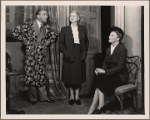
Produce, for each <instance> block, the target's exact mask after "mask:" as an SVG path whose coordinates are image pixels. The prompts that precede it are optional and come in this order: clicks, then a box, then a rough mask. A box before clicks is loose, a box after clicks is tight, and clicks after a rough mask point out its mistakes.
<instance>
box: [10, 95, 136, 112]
mask: <svg viewBox="0 0 150 120" xmlns="http://www.w3.org/2000/svg"><path fill="white" fill-rule="evenodd" d="M81 100H82V105H76V104H74V105H69V104H68V100H67V99H65V100H56V102H55V103H47V102H37V104H36V105H32V104H31V103H30V102H29V101H28V100H27V98H25V97H24V98H23V97H20V96H18V97H14V98H11V108H12V109H17V110H24V111H25V113H26V114H87V112H88V109H89V107H90V104H91V102H92V97H91V98H82V99H81ZM126 101H127V102H126V105H125V109H124V111H123V114H137V112H135V111H134V109H133V108H132V107H131V105H130V104H129V103H131V102H130V101H128V100H126ZM109 108H111V109H109ZM104 114H120V106H119V104H118V103H117V102H112V103H111V104H110V106H109V107H108V110H107V111H106V113H104Z"/></svg>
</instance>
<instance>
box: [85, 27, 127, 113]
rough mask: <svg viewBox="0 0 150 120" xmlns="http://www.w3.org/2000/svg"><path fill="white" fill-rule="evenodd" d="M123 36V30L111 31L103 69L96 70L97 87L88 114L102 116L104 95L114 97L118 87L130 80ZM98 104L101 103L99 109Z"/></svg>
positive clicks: (113, 28)
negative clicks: (122, 41)
mask: <svg viewBox="0 0 150 120" xmlns="http://www.w3.org/2000/svg"><path fill="white" fill-rule="evenodd" d="M123 36H124V32H123V31H122V29H121V28H119V27H112V28H111V29H110V35H109V43H110V44H111V46H110V47H109V48H108V49H107V50H106V56H105V60H104V62H103V66H102V68H96V70H95V74H96V82H97V84H96V85H97V86H96V90H95V94H94V98H93V101H92V104H91V107H90V109H89V111H88V114H100V113H101V112H102V110H103V109H102V108H104V95H107V96H111V95H113V94H114V91H115V89H116V88H117V87H118V86H121V85H124V84H126V83H127V82H128V80H129V79H128V78H129V75H128V71H127V67H126V58H127V50H126V48H125V47H124V46H123V44H122V43H121V40H122V39H123ZM97 102H99V104H98V107H97V106H96V105H97ZM96 107H97V108H96ZM95 108H96V109H95Z"/></svg>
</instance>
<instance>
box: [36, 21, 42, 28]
mask: <svg viewBox="0 0 150 120" xmlns="http://www.w3.org/2000/svg"><path fill="white" fill-rule="evenodd" d="M36 21H37V24H38V27H39V28H40V27H41V26H42V23H41V22H40V21H39V20H36Z"/></svg>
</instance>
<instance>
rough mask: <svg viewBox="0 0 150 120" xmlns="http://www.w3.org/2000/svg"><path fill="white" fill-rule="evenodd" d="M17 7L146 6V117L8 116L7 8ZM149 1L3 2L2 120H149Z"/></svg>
mask: <svg viewBox="0 0 150 120" xmlns="http://www.w3.org/2000/svg"><path fill="white" fill-rule="evenodd" d="M8 5H11V6H17V5H23V6H24V5H32V6H34V5H45V6H47V5H49V6H53V5H59V6H62V5H63V6H64V5H93V6H94V5H96V6H97V5H100V6H103V5H105V6H106V5H109V6H133V5H134V6H144V40H145V41H144V78H145V82H144V91H145V94H144V97H145V98H144V100H145V101H144V106H145V115H133V114H132V115H108V114H107V115H62V114H61V115H60V114H58V115H57V114H55V115H47V114H42V115H39V114H36V115H31V114H30V115H29V114H24V115H19V114H17V115H14V114H13V115H11V114H9V115H8V114H6V97H5V96H6V92H5V90H6V87H5V86H6V84H5V80H6V76H5V53H6V18H5V14H6V13H5V9H6V6H8ZM149 73H150V72H149V1H44V2H43V1H30V2H29V1H1V118H2V119H149Z"/></svg>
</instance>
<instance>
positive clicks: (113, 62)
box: [96, 43, 129, 96]
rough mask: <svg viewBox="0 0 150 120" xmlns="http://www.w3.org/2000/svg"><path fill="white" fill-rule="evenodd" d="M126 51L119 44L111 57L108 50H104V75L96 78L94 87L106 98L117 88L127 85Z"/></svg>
mask: <svg viewBox="0 0 150 120" xmlns="http://www.w3.org/2000/svg"><path fill="white" fill-rule="evenodd" d="M126 58H127V50H126V48H125V47H124V46H123V45H122V44H121V43H119V44H118V45H117V46H116V48H115V49H114V52H113V54H112V55H111V52H110V48H108V49H107V50H106V56H105V60H104V62H103V66H102V69H104V70H105V74H99V75H98V76H96V87H97V88H99V89H100V91H101V92H103V93H104V94H105V95H107V96H111V95H113V94H114V91H115V89H116V88H117V87H119V86H121V85H124V84H127V82H128V80H129V75H128V71H127V66H126Z"/></svg>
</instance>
